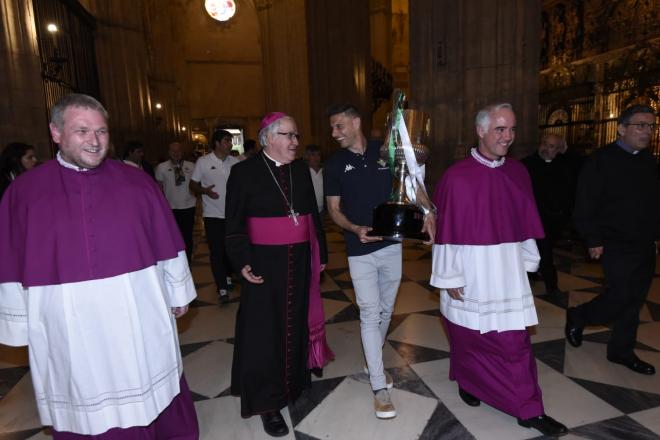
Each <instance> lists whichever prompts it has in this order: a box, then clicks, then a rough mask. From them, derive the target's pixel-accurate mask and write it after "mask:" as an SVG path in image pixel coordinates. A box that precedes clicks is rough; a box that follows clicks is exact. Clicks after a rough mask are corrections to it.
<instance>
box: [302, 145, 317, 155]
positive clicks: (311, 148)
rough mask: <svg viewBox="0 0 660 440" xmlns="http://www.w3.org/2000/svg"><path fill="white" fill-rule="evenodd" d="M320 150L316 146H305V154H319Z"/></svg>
mask: <svg viewBox="0 0 660 440" xmlns="http://www.w3.org/2000/svg"><path fill="white" fill-rule="evenodd" d="M320 152H321V149H320V148H319V146H318V145H316V144H309V145H307V146H305V154H307V153H320Z"/></svg>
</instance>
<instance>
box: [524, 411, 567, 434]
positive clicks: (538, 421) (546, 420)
mask: <svg viewBox="0 0 660 440" xmlns="http://www.w3.org/2000/svg"><path fill="white" fill-rule="evenodd" d="M518 424H519V425H520V426H523V427H525V428H534V429H536V430H537V431H539V432H540V433H541V434H543V435H551V436H555V437H558V436H561V435H565V434H566V433H567V432H568V428H566V427H565V426H564V425H562V424H561V423H559V422H558V421H556V420H555V419H553V418H552V417H550V416H546V415H545V414H543V415H542V416H538V417H532V418H531V419H525V420H522V419H518Z"/></svg>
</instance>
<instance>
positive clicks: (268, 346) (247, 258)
mask: <svg viewBox="0 0 660 440" xmlns="http://www.w3.org/2000/svg"><path fill="white" fill-rule="evenodd" d="M259 141H260V142H261V144H262V145H263V146H264V148H263V150H261V151H260V152H259V153H257V154H255V155H254V156H252V157H250V158H248V159H246V160H244V161H242V162H240V163H238V164H236V165H234V166H233V168H232V172H231V174H230V175H229V181H228V182H227V202H226V210H225V213H226V219H227V220H226V221H227V225H226V226H227V229H226V232H227V238H226V243H227V253H228V254H229V258H230V259H231V262H232V266H233V267H235V268H236V270H239V269H240V273H241V276H242V277H243V279H244V280H245V282H243V283H241V302H240V305H239V308H238V313H237V316H236V333H235V341H234V359H233V365H232V377H231V393H232V394H233V395H235V396H240V397H241V416H242V417H245V418H247V417H251V416H253V415H257V414H258V415H260V416H261V418H262V422H263V426H264V430H265V431H266V433H268V434H269V435H271V436H274V437H280V436H284V435H287V433H288V432H289V428H288V427H287V424H286V422H285V420H284V418H283V417H282V414H281V413H280V410H281V409H282V408H284V407H285V406H286V405H287V404H288V403H289V402H292V401H295V400H296V399H297V398H298V397H299V396H300V393H301V392H302V390H303V389H305V388H307V387H308V386H309V384H310V369H311V368H322V367H323V366H324V365H325V364H326V363H327V362H328V361H330V360H331V359H332V358H333V357H334V355H333V354H332V352H331V351H330V349H329V347H328V345H327V343H326V337H325V326H324V323H325V322H324V315H323V304H322V302H321V296H320V286H319V277H320V274H321V271H322V270H323V268H324V267H325V263H326V261H327V252H326V246H325V235H324V233H323V229H322V227H321V221H320V218H319V212H318V208H317V204H316V197H315V196H314V186H313V185H312V179H311V177H310V174H309V167H308V166H307V164H306V163H305V162H303V161H302V160H296V150H297V148H298V131H297V128H296V122H295V121H294V120H293V118H292V117H290V116H288V115H286V114H284V113H281V112H274V113H269V114H268V115H266V116H265V117H264V119H263V120H262V122H261V130H260V131H259Z"/></svg>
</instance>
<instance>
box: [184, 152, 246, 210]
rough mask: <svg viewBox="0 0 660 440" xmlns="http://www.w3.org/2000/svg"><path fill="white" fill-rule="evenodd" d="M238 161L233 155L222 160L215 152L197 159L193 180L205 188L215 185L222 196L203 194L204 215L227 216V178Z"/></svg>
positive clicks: (215, 189) (215, 188)
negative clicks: (213, 196) (214, 197)
mask: <svg viewBox="0 0 660 440" xmlns="http://www.w3.org/2000/svg"><path fill="white" fill-rule="evenodd" d="M238 162H239V160H238V159H236V158H235V157H234V156H231V155H228V156H227V157H226V158H225V160H220V159H218V156H216V155H215V153H213V152H211V153H209V154H207V155H206V156H202V157H200V158H199V159H197V163H196V164H195V169H194V170H193V174H192V180H194V181H195V182H199V183H200V184H201V185H202V186H203V187H204V188H206V187H208V186H210V185H215V186H214V187H213V188H212V189H213V191H215V192H216V193H218V195H219V196H220V197H218V198H217V199H212V198H211V197H209V196H207V195H206V194H202V208H203V214H202V215H203V216H204V217H216V218H225V199H226V198H227V179H228V178H229V172H230V171H231V167H232V166H234V165H235V164H237V163H238Z"/></svg>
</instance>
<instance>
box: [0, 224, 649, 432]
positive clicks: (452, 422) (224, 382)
mask: <svg viewBox="0 0 660 440" xmlns="http://www.w3.org/2000/svg"><path fill="white" fill-rule="evenodd" d="M196 238H197V242H198V243H199V244H198V245H197V247H196V249H195V254H194V261H193V265H192V269H193V274H194V278H195V283H196V285H197V289H198V295H199V296H198V298H197V299H196V300H195V302H194V303H193V307H192V308H191V310H190V312H189V313H188V314H187V315H186V316H185V317H184V318H182V319H181V320H180V321H179V332H180V340H181V350H182V353H183V356H184V358H183V360H184V368H185V373H186V377H187V380H188V383H189V385H190V389H191V390H192V392H193V396H194V399H195V405H196V409H197V415H198V418H199V423H200V429H201V438H202V439H208V440H214V439H218V440H224V439H227V440H233V439H240V440H243V439H246V440H247V439H267V438H270V437H268V436H267V435H266V434H264V432H263V430H262V428H261V422H260V419H259V418H254V417H253V418H252V419H248V420H244V419H241V417H240V415H239V401H238V399H237V398H234V397H232V396H230V395H229V391H228V388H229V380H230V369H231V357H232V342H233V339H232V337H233V329H234V320H235V314H236V309H237V306H238V302H237V301H238V296H239V295H240V286H236V287H235V288H234V290H233V292H232V296H233V300H232V301H231V302H230V303H229V304H227V305H224V306H219V305H218V303H217V299H216V295H215V291H214V285H213V283H212V276H211V271H210V268H209V265H208V249H207V247H206V245H205V244H204V243H203V239H202V238H203V237H202V236H201V230H200V229H198V230H196ZM327 238H328V245H329V250H330V258H329V263H328V267H327V271H326V274H325V276H324V278H323V280H322V292H323V293H322V295H323V300H324V305H325V314H326V318H327V333H328V339H329V343H330V346H331V347H332V349H333V350H334V352H335V353H336V356H337V358H336V360H335V361H334V362H332V363H331V364H330V365H328V366H327V367H326V368H325V370H324V372H323V377H322V378H320V379H319V378H314V382H313V386H312V388H311V389H310V390H308V391H307V392H305V394H303V396H302V398H300V399H299V400H298V401H297V402H296V404H295V405H293V406H290V407H289V408H288V409H287V410H285V411H284V412H283V413H284V416H285V418H286V419H287V421H288V423H289V425H290V426H293V427H294V429H293V430H291V433H290V435H289V436H288V437H285V438H288V439H298V440H312V439H338V440H352V439H356V440H362V439H378V440H381V439H382V440H386V439H397V440H408V439H425V440H430V439H472V438H476V439H489V440H490V439H506V440H511V439H527V438H541V437H539V436H538V432H537V431H534V430H530V429H525V428H521V427H519V426H518V425H517V424H516V421H515V419H514V418H512V417H510V416H508V415H506V414H503V413H501V412H499V411H497V410H495V409H493V408H491V407H488V406H487V405H483V404H482V405H481V406H480V407H477V408H472V407H468V406H466V405H465V404H464V403H463V402H462V401H461V400H460V398H459V397H458V394H457V387H456V384H455V383H453V382H450V381H449V380H448V378H447V373H448V368H449V353H448V350H449V346H448V343H447V338H446V336H445V333H444V332H443V329H442V326H441V323H440V319H439V313H438V292H437V291H436V290H434V289H432V288H431V287H430V286H429V284H428V278H429V271H430V264H431V261H430V257H431V253H430V249H429V248H428V247H425V246H422V245H406V247H405V250H404V265H403V273H404V276H403V280H402V283H401V289H400V291H399V297H398V300H397V303H396V308H395V314H394V317H393V320H392V325H391V328H390V332H389V336H388V338H387V342H386V344H385V348H384V358H385V366H386V368H387V370H388V371H389V372H390V373H391V375H392V376H393V378H394V390H393V391H392V399H393V401H394V404H395V405H396V408H397V412H398V415H397V417H396V418H395V419H392V420H387V421H381V420H377V419H376V418H375V417H374V415H373V409H372V394H371V391H370V387H369V385H368V380H367V377H366V375H365V374H364V373H362V368H363V363H364V361H363V356H362V349H361V345H360V329H359V319H358V309H357V307H356V305H355V297H354V293H353V289H352V285H351V279H350V276H349V274H348V269H347V260H346V254H345V248H344V244H343V239H342V236H341V234H340V233H339V231H338V230H337V229H336V228H334V227H332V225H329V227H328V233H327ZM557 259H558V267H559V269H560V281H559V283H560V288H561V289H562V290H563V291H565V292H566V293H565V294H563V295H561V296H559V297H554V296H549V295H546V294H545V292H544V287H543V285H542V283H540V282H536V283H535V284H534V285H533V289H534V292H535V294H536V306H537V310H538V313H539V319H540V324H539V325H538V326H537V327H536V328H534V329H532V330H531V333H532V342H533V346H534V352H535V355H536V359H537V365H538V371H539V381H540V384H541V388H542V390H543V397H544V402H545V407H546V412H547V413H548V414H551V415H552V416H553V417H555V418H556V419H558V420H560V421H561V422H563V423H564V424H566V425H567V426H568V427H569V428H570V433H569V435H568V436H567V437H564V438H566V439H627V440H633V439H640V440H641V439H660V375H656V376H642V375H639V374H636V373H633V372H631V371H629V370H627V369H626V368H624V367H622V366H619V365H615V364H611V363H609V362H607V361H606V360H605V343H606V341H607V339H608V335H609V329H608V328H606V327H601V328H589V329H588V330H587V331H586V332H585V337H584V339H585V342H584V344H583V346H582V347H580V348H579V349H576V348H573V347H571V346H569V345H568V344H567V343H566V342H565V341H564V339H563V326H564V317H565V308H566V306H567V304H571V305H574V304H578V303H581V302H584V301H587V300H589V299H590V298H592V297H593V296H594V295H597V294H598V293H599V292H600V291H601V290H602V289H603V283H604V279H603V274H602V271H601V269H600V267H599V266H598V265H597V264H594V263H591V262H587V261H585V259H584V258H583V254H582V252H581V251H580V249H579V248H578V247H576V246H571V244H570V243H566V244H565V245H564V246H562V247H561V248H560V249H558V250H557ZM656 271H657V274H658V276H656V278H655V279H654V282H653V286H652V288H651V292H650V294H649V297H648V301H647V302H646V305H645V306H644V308H643V309H642V311H641V318H642V324H641V326H640V329H639V335H638V347H637V353H638V355H639V356H640V357H641V358H643V359H645V360H647V361H649V362H651V363H654V364H655V365H656V366H658V367H660V265H658V266H657V269H656ZM0 399H1V400H0V440H8V439H26V438H29V439H48V438H51V437H50V436H49V435H48V433H47V432H44V431H43V430H42V429H41V427H40V424H39V420H38V417H37V413H36V409H35V404H34V397H33V392H32V384H31V380H30V370H29V367H28V361H27V351H26V350H25V349H15V348H9V347H5V346H0Z"/></svg>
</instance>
